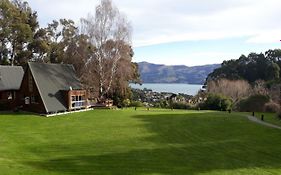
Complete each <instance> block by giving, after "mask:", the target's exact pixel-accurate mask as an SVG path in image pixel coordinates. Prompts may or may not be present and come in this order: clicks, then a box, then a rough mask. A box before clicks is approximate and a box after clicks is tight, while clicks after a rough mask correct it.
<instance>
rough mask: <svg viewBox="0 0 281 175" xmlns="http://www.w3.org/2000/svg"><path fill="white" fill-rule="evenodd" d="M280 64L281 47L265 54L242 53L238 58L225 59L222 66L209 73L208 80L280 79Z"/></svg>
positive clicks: (253, 80) (251, 81) (251, 80)
mask: <svg viewBox="0 0 281 175" xmlns="http://www.w3.org/2000/svg"><path fill="white" fill-rule="evenodd" d="M280 66H281V50H280V49H275V50H269V51H267V52H265V54H263V53H260V54H257V53H250V54H249V55H248V56H245V55H241V56H240V58H239V59H237V60H229V61H224V62H223V63H222V65H221V67H220V68H218V69H215V70H214V71H213V72H212V73H211V74H209V76H208V78H207V80H208V81H209V80H216V79H222V78H225V79H230V80H239V79H244V80H247V81H248V82H249V83H253V82H255V81H257V80H264V81H267V82H268V81H280V74H281V72H280Z"/></svg>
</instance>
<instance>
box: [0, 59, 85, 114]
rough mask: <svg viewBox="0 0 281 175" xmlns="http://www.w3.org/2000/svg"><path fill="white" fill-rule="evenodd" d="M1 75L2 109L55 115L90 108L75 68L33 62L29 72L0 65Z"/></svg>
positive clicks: (30, 64)
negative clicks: (17, 109)
mask: <svg viewBox="0 0 281 175" xmlns="http://www.w3.org/2000/svg"><path fill="white" fill-rule="evenodd" d="M0 73H1V76H0V110H13V109H15V108H19V109H22V110H25V111H31V112H36V113H40V114H52V113H59V112H65V111H71V110H79V109H84V108H86V107H87V100H86V99H87V96H86V90H84V89H83V88H82V85H81V83H80V81H79V79H78V78H77V76H76V75H75V70H74V68H73V66H72V65H68V64H46V63H34V62H29V63H28V64H27V66H26V68H25V70H23V68H22V67H20V66H0ZM1 106H2V107H1Z"/></svg>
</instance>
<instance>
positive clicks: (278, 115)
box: [276, 111, 281, 120]
mask: <svg viewBox="0 0 281 175" xmlns="http://www.w3.org/2000/svg"><path fill="white" fill-rule="evenodd" d="M276 117H277V118H278V119H279V120H281V111H278V112H277V114H276Z"/></svg>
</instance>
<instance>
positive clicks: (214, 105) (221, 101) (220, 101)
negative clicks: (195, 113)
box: [199, 94, 232, 111]
mask: <svg viewBox="0 0 281 175" xmlns="http://www.w3.org/2000/svg"><path fill="white" fill-rule="evenodd" d="M231 106H232V101H231V99H230V98H228V97H226V96H223V95H220V94H209V95H208V97H207V100H206V101H205V102H203V103H202V104H200V105H199V107H200V109H205V110H206V109H207V110H221V111H227V110H229V109H231Z"/></svg>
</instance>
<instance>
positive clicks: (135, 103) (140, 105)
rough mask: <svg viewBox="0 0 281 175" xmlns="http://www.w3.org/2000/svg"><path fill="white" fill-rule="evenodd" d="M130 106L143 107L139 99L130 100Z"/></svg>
mask: <svg viewBox="0 0 281 175" xmlns="http://www.w3.org/2000/svg"><path fill="white" fill-rule="evenodd" d="M130 106H131V107H143V104H142V102H140V101H132V102H131V105H130Z"/></svg>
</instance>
